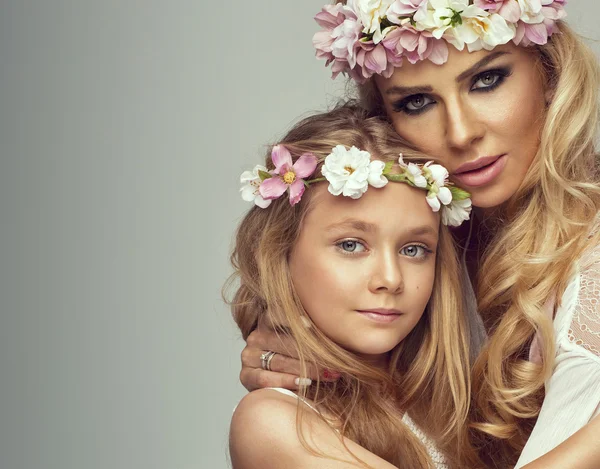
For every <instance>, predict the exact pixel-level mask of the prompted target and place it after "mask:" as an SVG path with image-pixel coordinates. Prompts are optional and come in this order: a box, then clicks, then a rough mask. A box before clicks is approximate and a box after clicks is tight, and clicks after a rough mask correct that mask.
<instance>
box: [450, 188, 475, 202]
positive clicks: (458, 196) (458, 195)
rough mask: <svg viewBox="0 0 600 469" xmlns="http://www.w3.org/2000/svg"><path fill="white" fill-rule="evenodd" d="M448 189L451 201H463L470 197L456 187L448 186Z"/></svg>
mask: <svg viewBox="0 0 600 469" xmlns="http://www.w3.org/2000/svg"><path fill="white" fill-rule="evenodd" d="M448 189H450V192H452V200H465V199H468V198H469V197H471V194H469V193H468V192H467V191H465V190H462V189H460V188H458V187H456V186H450V187H449V188H448Z"/></svg>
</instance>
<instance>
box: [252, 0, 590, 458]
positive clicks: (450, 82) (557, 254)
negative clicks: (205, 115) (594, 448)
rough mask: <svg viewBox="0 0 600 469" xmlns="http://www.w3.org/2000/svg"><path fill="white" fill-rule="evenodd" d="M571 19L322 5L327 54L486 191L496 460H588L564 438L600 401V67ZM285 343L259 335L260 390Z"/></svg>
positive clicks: (483, 394)
mask: <svg viewBox="0 0 600 469" xmlns="http://www.w3.org/2000/svg"><path fill="white" fill-rule="evenodd" d="M564 16H565V11H564V2H563V1H549V0H545V1H539V0H474V1H467V0H456V1H446V0H396V1H383V0H382V1H377V2H367V1H362V0H357V1H353V2H348V4H347V5H343V4H341V3H340V4H336V5H332V6H328V7H325V8H324V10H323V11H322V12H321V13H320V14H319V15H317V20H318V21H319V22H320V24H321V26H322V27H323V31H322V32H320V33H318V34H317V35H316V36H315V41H314V42H315V45H316V47H317V51H318V55H319V56H320V57H322V58H326V59H327V60H329V62H330V63H331V64H332V67H333V70H334V73H339V72H341V71H343V72H346V73H348V74H349V75H350V76H351V77H352V78H353V79H354V80H355V81H356V82H357V84H358V90H359V93H360V96H361V99H362V101H363V105H364V106H365V108H366V109H367V110H368V111H369V112H370V113H371V114H372V115H381V116H384V115H385V116H387V119H388V120H389V121H390V122H391V123H392V124H393V126H394V128H395V129H396V131H397V132H398V134H399V135H400V136H402V137H403V138H405V139H406V140H407V141H408V142H410V144H412V145H414V146H415V147H416V148H418V149H419V150H421V151H424V152H426V153H428V154H431V155H433V156H435V157H436V158H437V159H438V160H439V161H440V162H441V163H442V164H444V166H446V167H447V168H448V169H449V171H450V177H451V179H452V180H454V181H455V182H456V183H458V184H461V185H463V186H464V187H465V188H466V189H468V190H469V191H470V192H471V194H472V201H473V205H474V206H475V216H474V220H473V222H472V224H471V225H470V226H469V227H468V229H467V230H466V231H460V232H458V233H457V239H458V240H459V241H460V242H461V243H462V245H463V247H464V252H465V255H466V264H467V267H468V270H469V274H470V279H471V282H472V285H473V287H474V291H475V294H476V297H477V308H478V311H479V314H480V315H481V317H482V319H483V322H484V325H485V328H486V331H487V333H488V336H489V340H488V342H487V343H486V345H485V347H484V348H483V349H482V351H481V353H480V354H479V357H478V359H477V361H476V363H475V365H474V368H473V374H472V379H473V396H474V412H473V413H472V415H471V426H472V429H473V435H472V436H473V441H474V443H475V444H476V445H477V447H478V448H479V452H480V456H481V457H482V458H483V459H484V460H485V461H486V463H487V464H488V465H489V466H490V467H514V465H515V464H516V466H517V467H523V465H525V464H527V463H529V462H530V461H533V460H535V459H536V458H539V457H540V456H541V455H543V454H545V453H548V452H549V451H550V453H549V454H548V457H549V458H550V459H548V458H546V459H545V460H544V464H543V465H541V466H540V467H561V468H564V467H574V466H572V465H571V464H572V461H569V462H564V461H563V462H561V460H559V459H556V460H552V453H553V452H552V451H551V450H552V449H553V448H556V447H559V445H561V443H563V442H565V444H567V443H568V442H569V441H573V440H571V439H570V437H571V436H572V435H575V434H576V433H577V432H578V431H579V430H580V429H582V428H583V427H584V426H586V424H587V423H588V422H590V421H591V420H593V419H594V417H596V416H597V415H598V413H599V411H600V352H599V350H600V310H599V308H600V306H599V303H598V301H597V299H598V293H597V292H598V291H600V288H599V286H600V274H598V271H599V269H598V265H600V247H599V243H600V239H599V236H600V234H599V232H600V230H598V229H597V226H596V225H597V223H596V219H597V213H598V209H599V208H600V190H599V186H598V180H599V178H598V164H597V159H596V151H595V148H594V141H595V139H596V137H597V123H598V120H597V117H598V107H597V104H598V96H597V92H598V84H599V73H598V64H597V60H596V58H595V56H594V55H593V54H592V53H591V52H590V51H589V50H588V49H587V48H586V47H585V46H584V45H583V44H582V42H581V41H580V40H579V39H578V38H577V37H576V36H575V35H574V33H573V32H572V31H571V30H570V29H569V27H568V26H567V25H566V24H565V23H564V22H563V21H562V19H563V18H564ZM278 347H279V345H278V342H276V341H275V340H273V338H272V335H271V334H269V333H268V332H266V331H257V332H255V333H254V334H253V335H251V336H250V337H249V340H248V348H247V350H246V351H245V352H244V354H243V365H244V369H243V371H242V376H241V377H242V381H243V382H244V383H245V385H246V387H248V388H250V389H253V388H255V387H257V385H258V384H259V382H258V381H262V382H264V383H266V384H267V385H273V384H274V383H277V382H278V381H284V382H285V381H286V380H289V375H283V376H280V377H276V376H273V374H267V373H266V372H265V371H264V370H261V369H260V366H259V363H257V361H256V357H257V356H258V355H259V354H260V352H261V350H275V351H282V352H283V350H282V349H281V347H279V348H278ZM257 368H258V369H257ZM272 368H273V369H276V370H278V371H284V372H288V373H290V374H292V373H294V371H295V369H296V368H295V365H294V362H293V360H292V359H291V358H290V357H286V358H285V360H279V361H276V362H275V363H274V366H273V367H272ZM284 384H285V385H286V386H293V385H294V383H293V382H291V383H290V382H287V383H284ZM597 421H598V419H596V422H597ZM577 434H578V435H581V434H580V433H577ZM579 441H582V440H579ZM583 442H584V447H585V440H583ZM579 448H580V450H581V447H579ZM554 454H555V455H556V456H557V457H558V454H559V453H554ZM539 464H542V463H539ZM550 464H554V465H555V466H551V465H550ZM595 464H596V466H594V465H592V466H590V467H597V465H598V464H600V463H599V462H598V461H596V462H595ZM528 467H534V466H528Z"/></svg>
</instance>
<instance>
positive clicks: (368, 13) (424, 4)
mask: <svg viewBox="0 0 600 469" xmlns="http://www.w3.org/2000/svg"><path fill="white" fill-rule="evenodd" d="M565 3H566V0H348V2H347V5H343V4H341V3H336V4H335V5H326V6H324V7H323V9H322V10H321V12H319V13H318V14H317V15H316V16H315V20H316V22H317V23H318V24H319V25H320V26H321V27H322V28H323V29H322V30H321V31H319V32H318V33H316V34H315V35H314V37H313V44H314V46H315V48H316V49H317V58H319V59H325V60H326V61H327V63H326V65H330V64H331V69H332V74H333V78H335V77H336V76H337V75H338V74H339V73H340V72H341V73H346V74H348V75H349V76H350V77H351V78H353V79H355V80H356V81H358V82H359V83H363V82H364V81H365V80H367V79H368V78H370V77H371V76H372V75H373V74H378V75H383V76H384V77H386V78H389V77H390V76H391V74H392V72H393V71H394V67H399V66H401V65H402V61H403V59H404V58H406V60H408V61H409V62H410V63H413V64H414V63H416V62H418V61H419V60H425V59H429V60H431V61H432V62H433V63H435V64H438V65H441V64H443V63H445V62H446V61H447V60H448V45H447V43H450V44H452V45H453V46H454V47H456V48H457V49H458V50H463V49H464V47H465V45H466V46H467V49H468V50H469V52H473V51H476V50H480V49H486V50H491V49H493V48H494V47H496V46H498V45H500V44H506V43H508V42H509V41H511V40H512V41H513V42H514V43H515V44H516V45H523V46H529V45H531V44H538V45H543V44H546V42H547V41H548V37H549V36H551V35H552V34H553V33H554V32H556V31H557V27H556V21H558V20H561V19H563V18H565V17H566V16H567V15H566V12H565V10H564V5H565Z"/></svg>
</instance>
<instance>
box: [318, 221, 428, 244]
mask: <svg viewBox="0 0 600 469" xmlns="http://www.w3.org/2000/svg"><path fill="white" fill-rule="evenodd" d="M348 228H349V229H353V230H356V231H362V232H365V233H373V232H376V231H377V225H375V224H373V223H368V222H365V221H362V220H357V219H354V218H348V219H346V220H342V221H341V222H339V223H334V224H332V225H329V226H328V227H327V228H326V230H327V231H335V230H341V229H348ZM406 233H407V234H409V235H411V236H422V235H430V236H433V237H434V238H435V239H437V238H438V232H437V230H435V229H434V228H433V227H432V226H430V225H420V226H415V227H412V228H410V229H408V230H407V231H406Z"/></svg>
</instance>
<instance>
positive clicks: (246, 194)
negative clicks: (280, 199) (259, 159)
mask: <svg viewBox="0 0 600 469" xmlns="http://www.w3.org/2000/svg"><path fill="white" fill-rule="evenodd" d="M259 171H264V172H265V173H266V172H268V170H267V168H265V167H264V166H261V165H259V164H257V165H256V166H255V167H254V169H253V170H252V171H244V172H243V173H242V175H241V176H240V182H241V183H242V184H245V185H244V186H242V188H241V189H240V192H241V193H242V199H244V200H245V201H246V202H254V204H255V205H258V206H259V207H260V208H267V207H268V206H269V205H271V201H270V200H265V199H263V198H262V196H261V195H260V192H259V191H258V188H259V187H260V184H261V182H262V180H261V179H260V176H259V174H258V172H259Z"/></svg>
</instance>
